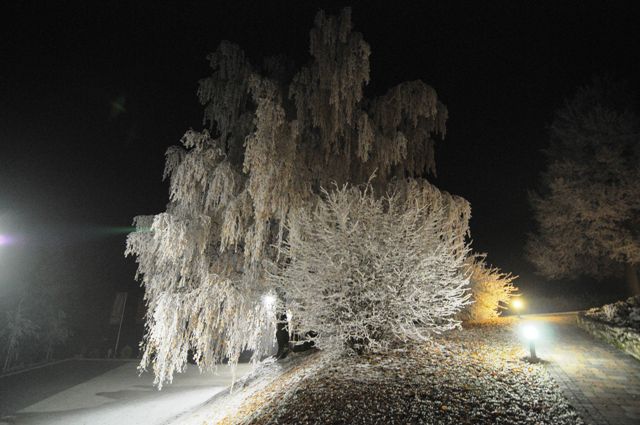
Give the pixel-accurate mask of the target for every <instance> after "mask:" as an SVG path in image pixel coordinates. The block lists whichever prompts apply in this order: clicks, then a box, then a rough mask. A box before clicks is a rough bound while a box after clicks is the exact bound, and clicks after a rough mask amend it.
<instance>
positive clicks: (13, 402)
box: [0, 360, 250, 425]
mask: <svg viewBox="0 0 640 425" xmlns="http://www.w3.org/2000/svg"><path fill="white" fill-rule="evenodd" d="M136 367H137V362H129V361H114V360H69V361H65V362H62V363H58V364H55V365H51V366H47V367H44V368H40V369H35V370H32V371H28V372H23V373H20V374H17V375H12V376H8V377H4V378H0V409H1V410H0V425H5V424H11V425H14V424H15V425H44V424H47V425H81V424H87V425H123V424H131V425H134V424H141V425H156V424H158V425H159V424H165V423H169V422H171V421H172V419H173V418H175V417H177V416H179V415H181V414H183V413H185V412H187V411H189V410H191V409H194V408H196V407H198V406H199V405H201V404H202V403H204V402H205V401H207V400H208V399H209V398H211V397H212V396H214V395H215V394H216V393H218V392H219V391H222V390H223V389H225V388H226V387H227V386H228V385H230V384H231V379H232V374H231V370H230V368H229V367H227V366H222V367H220V368H219V370H218V375H215V374H213V373H205V374H200V372H199V371H198V369H197V367H195V366H192V365H189V367H188V369H187V371H186V372H185V373H184V374H180V375H177V376H176V377H175V378H174V382H173V383H172V384H170V385H167V386H165V387H164V388H163V390H162V391H158V390H157V389H156V388H155V387H154V386H153V376H152V375H151V374H148V373H146V374H143V375H142V376H138V373H137V370H136ZM249 370H250V366H249V365H247V364H240V365H238V369H237V372H236V373H237V376H238V377H240V376H242V375H243V374H244V373H246V372H248V371H249Z"/></svg>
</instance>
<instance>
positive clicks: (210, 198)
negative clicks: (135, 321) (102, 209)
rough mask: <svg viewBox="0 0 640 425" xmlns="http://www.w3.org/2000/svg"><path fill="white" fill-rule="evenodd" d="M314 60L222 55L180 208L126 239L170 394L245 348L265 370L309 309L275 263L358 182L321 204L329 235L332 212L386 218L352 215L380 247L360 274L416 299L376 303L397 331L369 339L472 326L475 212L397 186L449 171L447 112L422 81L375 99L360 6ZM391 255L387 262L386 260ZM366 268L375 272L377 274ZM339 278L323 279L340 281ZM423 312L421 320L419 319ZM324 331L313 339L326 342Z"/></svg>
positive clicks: (178, 169)
mask: <svg viewBox="0 0 640 425" xmlns="http://www.w3.org/2000/svg"><path fill="white" fill-rule="evenodd" d="M310 54H311V58H310V61H309V62H308V63H307V64H306V65H305V66H303V67H302V68H300V69H298V70H295V69H293V66H292V65H291V62H290V61H287V60H286V59H283V58H282V57H277V56H276V57H274V58H269V59H267V60H266V61H265V66H263V67H262V68H261V67H256V66H253V65H252V64H251V63H250V62H249V60H248V58H247V57H246V55H245V54H244V52H243V51H242V49H240V47H239V46H237V45H234V44H232V43H229V42H222V43H221V44H220V46H219V47H218V49H217V50H216V51H215V52H213V53H212V54H211V55H209V56H208V59H209V62H210V66H211V68H212V74H211V75H210V76H209V77H207V78H204V79H202V80H201V81H200V82H199V88H198V97H199V99H200V102H201V103H202V105H203V106H204V108H205V110H204V123H205V125H207V127H208V128H207V129H205V130H203V131H196V130H188V131H187V132H186V133H185V135H184V137H183V138H182V139H181V146H174V147H171V148H169V150H168V151H167V153H166V167H165V171H164V177H165V178H166V179H168V180H169V203H168V205H167V209H166V211H165V212H162V213H160V214H157V215H155V216H145V217H138V218H136V226H137V228H138V231H137V232H134V233H132V234H131V235H129V237H128V240H127V251H126V253H127V255H129V254H131V255H134V256H135V257H136V261H137V262H138V271H137V273H138V277H139V278H140V280H141V282H142V284H143V286H144V288H145V299H146V303H147V307H148V312H147V317H146V328H147V333H146V336H145V341H144V350H145V351H144V356H143V362H142V367H147V366H151V367H153V369H154V371H155V373H156V379H157V383H158V384H160V385H161V384H162V383H163V382H166V381H168V380H170V379H171V377H172V375H173V373H175V372H179V371H181V370H183V369H184V367H185V364H186V360H187V351H188V350H192V351H193V352H194V353H195V357H196V358H197V359H198V361H199V363H200V365H201V366H202V367H204V368H211V367H215V365H216V364H218V363H219V362H221V361H222V360H223V359H224V358H228V359H229V361H230V362H231V363H234V362H237V361H238V358H239V355H240V353H241V352H242V351H243V350H252V351H253V353H254V359H259V358H261V357H262V356H264V355H266V354H268V353H269V350H270V348H271V347H272V345H273V343H274V339H275V338H274V330H275V321H276V317H278V316H279V315H281V314H282V313H283V309H284V308H289V306H288V304H287V303H288V302H289V301H287V300H290V301H291V303H295V302H297V301H295V298H290V296H291V295H290V294H289V293H288V291H290V290H291V291H294V287H293V286H291V285H289V284H285V283H284V282H276V281H274V280H273V279H271V278H267V277H268V276H267V275H266V273H265V264H268V263H273V262H277V263H278V264H279V267H283V266H284V265H285V264H286V262H283V261H285V258H292V257H291V256H290V252H288V251H286V250H288V249H293V247H294V246H295V245H293V243H294V241H296V239H295V238H296V237H297V235H298V233H300V232H303V230H302V228H301V227H300V229H301V230H294V229H297V228H296V227H295V226H296V225H295V223H296V222H295V220H296V219H301V220H302V218H301V217H302V216H300V214H302V213H301V211H310V210H309V209H310V208H313V206H314V205H316V202H317V199H318V194H319V193H320V188H321V187H331V184H333V182H335V183H336V184H338V185H340V187H343V186H342V185H344V184H347V183H348V184H353V185H356V186H348V187H345V188H344V189H340V190H338V191H336V192H335V193H334V192H332V194H331V195H327V196H328V198H325V199H324V200H323V201H321V203H320V205H325V207H324V208H325V210H324V211H325V216H322V219H323V220H325V221H324V222H322V223H320V224H319V225H320V226H324V227H325V228H327V229H330V228H332V227H331V226H332V225H331V220H330V216H331V213H330V208H329V204H327V202H334V201H335V202H334V203H335V205H336V206H337V205H338V204H339V203H337V202H338V200H340V202H343V201H345V202H346V200H349V199H350V200H351V201H353V202H359V203H361V204H362V207H363V208H365V207H366V208H368V211H369V212H370V213H371V214H372V216H371V217H367V216H365V213H364V211H361V212H358V211H350V210H348V208H347V209H345V210H344V211H342V210H341V212H340V214H346V216H345V217H349V216H353V217H354V218H355V217H358V220H360V223H361V224H359V225H358V226H356V227H354V229H353V231H356V230H357V232H359V233H358V235H359V238H363V239H362V240H363V241H366V240H371V241H372V243H373V241H377V242H375V243H373V245H371V246H367V245H366V244H365V245H362V244H360V245H359V244H358V243H356V244H355V245H354V247H355V248H354V249H356V252H357V254H354V257H353V258H359V261H361V262H363V267H362V268H361V269H358V270H360V271H361V272H363V273H368V274H366V276H367V279H369V280H370V282H369V283H368V284H367V285H369V284H370V285H373V286H372V287H376V288H387V287H390V288H395V289H393V290H400V289H399V288H400V286H398V285H404V286H402V288H404V289H402V291H403V292H401V294H402V297H404V298H402V300H404V304H403V303H402V302H401V301H399V300H400V299H401V298H398V300H397V301H394V303H393V304H390V306H393V308H394V309H395V311H394V312H393V313H389V312H390V310H389V308H388V307H385V308H386V310H383V309H381V307H379V306H378V305H377V304H370V305H369V306H370V307H371V308H372V309H373V310H371V313H370V314H371V315H372V317H373V316H375V317H376V318H377V319H376V320H380V318H382V317H383V316H384V314H385V312H387V313H389V314H390V315H389V316H388V317H387V320H390V323H393V327H392V328H389V327H385V328H384V329H383V330H381V331H380V332H383V333H384V335H383V336H379V335H378V334H377V333H375V335H374V333H371V332H373V331H371V332H369V331H366V332H369V333H367V334H362V335H363V336H366V337H367V338H368V341H370V343H368V345H369V346H371V347H376V346H379V347H382V346H384V345H385V344H387V342H384V341H387V340H388V339H387V337H389V336H393V338H395V339H411V338H422V337H426V336H428V335H429V333H430V332H435V331H438V332H439V331H442V330H445V329H448V328H451V327H453V326H455V325H456V323H457V322H456V320H455V319H454V318H453V315H454V314H455V312H457V311H458V310H459V307H460V306H461V305H462V304H464V302H465V301H464V299H465V296H466V295H464V294H465V289H464V286H465V284H466V280H465V278H464V276H463V275H462V274H461V272H460V269H459V268H457V267H458V266H460V264H459V263H460V262H461V261H462V260H463V258H464V256H465V255H466V252H467V247H466V245H465V242H464V236H463V235H464V234H465V233H466V232H467V221H468V214H469V208H468V204H467V203H466V201H463V200H462V199H460V198H456V197H452V196H450V195H448V194H445V193H444V192H440V191H438V190H437V189H436V188H434V187H433V186H431V185H429V184H428V183H426V182H423V181H417V180H411V181H410V182H403V183H402V184H399V183H393V182H395V181H396V179H405V178H407V177H411V178H417V177H423V176H424V175H425V174H434V173H435V159H434V155H433V151H434V143H435V139H434V137H436V136H439V137H442V136H444V133H445V123H446V119H447V109H446V107H445V106H444V105H443V104H442V103H441V102H440V101H439V100H438V97H437V94H436V91H435V90H434V89H433V88H432V87H430V86H428V85H427V84H425V83H423V82H421V81H412V82H408V83H401V84H399V85H398V86H396V87H393V88H391V89H390V90H389V91H388V92H387V94H385V95H383V96H380V97H378V98H373V99H367V98H365V96H364V86H365V85H366V84H367V83H368V82H369V55H370V47H369V45H368V44H367V43H366V42H365V41H364V39H363V37H362V34H360V33H358V32H355V31H353V29H352V22H351V13H350V10H349V9H345V10H343V11H342V13H341V14H340V15H339V16H327V15H325V14H324V13H323V12H320V13H318V15H317V16H316V19H315V22H314V26H313V29H312V30H311V32H310ZM374 172H375V174H376V175H377V177H376V178H375V179H374V180H372V181H371V182H370V186H372V187H375V190H376V192H375V193H376V196H374V192H373V188H372V187H370V186H367V187H368V189H367V190H366V191H365V192H360V189H359V186H357V185H359V184H363V183H366V182H367V181H368V179H369V177H370V176H371V175H372V174H373V173H374ZM390 182H391V183H390ZM387 191H390V192H389V193H390V194H389V195H388V196H387V195H385V193H386V192H387ZM358 194H360V195H358ZM332 199H333V200H334V201H331V200H332ZM322 202H324V203H325V204H322ZM332 205H333V204H332ZM339 205H340V208H346V205H345V204H339ZM318 211H322V208H321V209H319V210H318ZM292 214H294V215H292ZM373 217H376V219H375V220H374V219H373ZM397 219H400V220H401V221H400V222H395V220H397ZM376 220H379V223H378V222H377V221H376ZM420 220H426V221H425V222H424V223H421V222H420ZM286 223H291V226H292V227H291V229H289V230H287V228H286V226H285V225H286ZM307 224H308V225H309V226H311V225H312V224H313V223H307ZM378 224H379V228H378V227H377V225H378ZM345 225H346V224H345ZM300 226H302V224H300ZM340 229H342V227H341V228H340ZM334 230H335V229H334ZM409 230H412V231H413V232H416V234H411V232H410V231H409ZM306 231H309V230H308V229H306V228H305V230H304V232H306ZM296 232H298V233H296ZM368 232H370V235H368ZM418 235H420V238H419V237H418ZM327 237H328V235H327ZM332 237H333V238H338V239H340V238H344V237H345V235H344V234H342V233H339V232H338V233H335V234H334V235H333V236H332ZM386 237H388V238H389V242H388V247H387V248H384V247H383V245H384V244H383V239H384V238H386ZM421 238H422V239H421ZM327 240H328V239H327ZM327 240H325V242H327ZM376 244H377V245H376ZM381 244H382V245H381ZM402 244H405V245H404V246H402ZM392 245H397V246H396V249H395V251H393V250H391V249H390V247H391V246H392ZM373 246H378V248H379V251H372V249H373V248H372V247H373ZM283 247H284V248H283ZM327 248H328V246H327ZM334 248H335V249H337V250H338V251H337V252H336V253H335V254H330V252H329V251H325V252H324V254H323V255H329V256H331V255H335V256H336V257H335V258H338V257H340V256H343V255H345V251H344V250H345V249H347V247H346V246H337V245H336V246H335V247H334ZM283 249H284V251H283ZM394 252H395V253H394ZM381 253H384V257H378V255H381ZM400 253H404V255H405V256H404V257H401V256H400ZM283 254H284V257H282V255H283ZM367 255H370V257H367ZM345 258H347V257H345ZM314 261H315V260H314ZM349 261H351V260H349ZM367 262H368V263H369V264H370V266H367V267H375V268H376V269H375V270H377V271H375V273H374V274H371V271H372V270H373V269H371V268H369V269H368V268H367V267H365V266H364V264H365V263H367ZM293 264H294V263H293V262H292V265H293ZM296 264H297V263H296ZM376 264H377V265H376ZM296 267H298V266H296ZM300 267H302V266H300ZM331 267H333V266H331ZM331 267H328V268H326V269H324V270H319V271H318V273H317V276H318V277H320V276H321V275H320V274H319V273H337V270H338V269H337V268H333V269H332V268H331ZM336 267H337V266H336ZM411 267H416V269H415V270H413V271H412V270H410V269H411ZM378 269H380V270H378ZM383 269H384V270H383ZM293 270H294V269H292V272H293ZM354 270H355V269H353V270H351V269H350V271H349V272H352V271H354ZM283 272H284V270H283ZM394 273H401V275H394ZM393 276H396V277H400V279H399V280H398V279H396V280H394V279H393ZM352 277H353V276H352ZM378 277H379V278H380V279H381V280H380V281H378V280H377V279H378ZM308 278H309V279H310V280H308V282H307V284H309V285H310V282H311V279H312V277H309V276H308ZM323 279H324V280H322V283H321V284H320V283H319V284H318V285H320V286H318V288H317V290H318V291H321V292H322V291H323V290H322V289H321V285H324V284H329V280H327V279H328V278H326V276H325V277H323ZM402 282H404V283H402ZM421 285H422V286H424V289H419V288H421ZM332 288H333V286H330V287H327V288H325V289H324V292H327V293H328V292H330V291H332V290H333V289H332ZM414 290H415V291H414ZM411 291H414V292H411ZM324 292H323V293H324ZM379 293H380V292H379ZM266 294H271V295H270V296H273V294H277V295H278V298H279V300H278V302H274V303H264V299H265V296H266ZM429 294H430V295H429ZM412 297H414V298H415V300H414V301H415V302H412V303H410V302H409V301H410V300H413V298H412ZM429 297H430V298H429ZM283 302H284V304H283ZM292 305H294V304H292ZM276 311H277V312H278V314H276ZM359 314H361V315H365V314H369V313H365V312H364V310H363V311H362V312H361V313H359ZM418 315H422V316H421V317H422V318H421V319H419V320H418V321H417V322H416V323H414V321H415V320H414V319H415V318H416V317H417V316H418ZM296 317H297V316H296ZM296 320H297V319H296ZM363 320H364V319H363ZM297 323H300V322H297ZM363 323H364V322H363ZM309 326H310V325H309V323H307V324H305V325H304V326H303V328H304V329H307V330H314V331H318V332H320V331H323V330H321V329H320V328H312V327H309ZM314 326H315V325H314ZM331 326H333V325H331ZM300 329H302V328H300ZM327 329H329V332H333V331H332V330H331V329H333V328H327ZM381 329H382V328H381ZM323 332H324V331H323ZM357 332H360V333H361V331H360V330H358V331H357ZM375 332H378V331H375ZM323 335H327V334H326V333H323ZM354 335H355V334H354ZM393 338H392V339H393Z"/></svg>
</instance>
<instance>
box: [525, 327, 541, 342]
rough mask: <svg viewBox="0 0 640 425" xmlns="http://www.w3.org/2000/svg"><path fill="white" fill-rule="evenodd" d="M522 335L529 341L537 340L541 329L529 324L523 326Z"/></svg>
mask: <svg viewBox="0 0 640 425" xmlns="http://www.w3.org/2000/svg"><path fill="white" fill-rule="evenodd" d="M522 336H524V337H525V339H526V340H527V341H535V340H536V339H538V337H540V331H538V328H537V327H535V326H533V325H527V326H525V327H523V328H522Z"/></svg>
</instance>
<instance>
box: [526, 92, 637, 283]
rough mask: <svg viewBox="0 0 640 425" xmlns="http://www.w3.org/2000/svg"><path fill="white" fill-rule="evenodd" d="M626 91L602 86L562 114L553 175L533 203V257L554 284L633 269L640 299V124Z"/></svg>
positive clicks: (554, 132)
mask: <svg viewBox="0 0 640 425" xmlns="http://www.w3.org/2000/svg"><path fill="white" fill-rule="evenodd" d="M634 100H635V99H633V98H632V97H631V96H630V94H629V91H628V89H627V87H626V86H625V85H624V84H621V83H616V82H611V81H608V80H594V82H593V83H592V84H591V85H589V86H586V87H582V88H580V89H579V90H578V91H577V93H576V95H575V96H574V97H573V98H572V99H570V100H568V101H566V102H565V105H564V107H562V108H561V109H559V110H558V111H557V113H556V115H555V119H554V121H553V123H552V125H551V143H550V146H549V149H548V150H547V157H548V168H547V170H546V171H545V172H544V173H543V175H542V189H541V191H540V192H539V193H535V194H533V195H532V197H531V201H532V205H533V210H534V213H535V218H536V220H537V223H538V231H537V232H536V233H535V234H533V235H531V236H530V239H529V243H528V254H529V257H530V259H531V261H532V262H533V263H534V264H535V265H536V266H537V268H538V270H539V271H540V272H541V273H542V274H544V275H546V276H548V277H550V278H560V277H568V278H576V277H578V276H580V275H590V276H595V277H603V276H607V275H610V274H612V273H616V272H619V271H621V270H622V268H623V267H622V266H624V267H625V268H626V271H627V277H628V279H629V284H630V288H631V289H632V290H633V291H634V292H636V293H640V285H638V277H637V273H636V271H637V267H638V265H639V264H640V119H639V116H638V113H637V111H636V110H635V109H634V106H635V105H634V104H633V102H634Z"/></svg>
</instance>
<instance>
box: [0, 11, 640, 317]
mask: <svg viewBox="0 0 640 425" xmlns="http://www.w3.org/2000/svg"><path fill="white" fill-rule="evenodd" d="M45 3H48V4H45ZM349 4H350V5H351V6H352V8H353V14H352V16H353V21H354V23H355V29H356V30H357V31H360V32H362V33H363V34H364V37H365V39H366V40H367V41H368V42H369V43H370V45H371V46H372V52H373V53H372V55H371V77H372V83H371V84H370V86H369V87H368V88H367V92H368V93H369V94H381V93H383V92H384V91H385V90H386V88H388V87H390V86H391V85H394V84H397V83H399V82H402V81H406V80H412V79H422V80H424V81H425V82H427V83H428V84H430V85H432V86H433V87H434V88H435V89H436V90H437V91H438V94H439V96H440V98H441V99H442V100H443V101H444V103H445V104H446V105H447V106H448V108H449V112H450V120H449V122H448V133H447V137H446V139H445V141H443V142H441V143H439V144H438V146H437V152H436V163H437V168H438V177H437V178H434V179H432V180H433V181H434V183H435V184H436V185H438V186H439V187H441V188H442V189H445V190H447V191H450V192H452V193H455V194H458V195H461V196H464V197H465V198H467V199H468V200H469V201H470V202H471V205H472V208H473V218H472V222H471V229H472V236H473V240H474V242H473V244H474V248H475V249H476V250H478V251H484V252H488V253H489V261H490V262H492V263H494V264H495V265H497V266H499V267H501V268H503V269H504V270H506V271H510V272H513V273H515V274H519V275H521V279H520V281H521V285H522V286H523V287H525V288H526V287H533V286H535V285H538V287H549V286H545V285H546V284H545V283H544V282H543V280H542V279H541V278H539V277H536V276H534V274H533V268H532V267H531V266H530V265H528V264H527V263H526V261H525V260H524V258H523V245H524V242H525V240H526V233H527V232H528V231H530V230H531V229H532V220H531V214H530V211H529V206H528V203H527V191H528V190H531V189H533V188H535V185H536V178H537V176H538V175H539V173H540V171H541V170H542V169H543V166H544V157H543V155H542V153H541V149H543V148H544V147H545V146H546V144H547V142H548V138H547V125H548V124H549V123H550V121H551V119H552V116H553V111H554V110H555V109H556V108H558V107H559V106H560V105H561V104H562V101H563V98H564V97H566V96H569V95H571V93H572V92H573V91H574V90H575V88H576V87H577V86H579V85H582V84H585V83H587V82H588V81H589V80H590V78H591V77H592V76H593V75H597V74H599V75H612V76H614V77H622V78H626V79H628V80H630V81H631V83H632V84H634V85H635V87H638V82H639V79H638V77H639V76H640V43H639V42H640V30H639V29H638V28H639V26H640V25H639V22H640V20H639V19H638V18H640V14H638V11H637V10H638V9H637V8H635V7H634V6H633V5H634V2H615V1H603V2H599V3H591V2H585V1H535V2H534V1H530V2H529V1H527V2H525V1H509V2H485V1H477V2H464V3H455V2H449V1H442V2H437V3H436V2H411V3H409V2H402V1H385V2H369V1H367V2H364V1H362V2H357V1H352V2H341V3H331V4H329V3H327V2H312V1H290V2H282V1H267V0H264V1H246V2H241V1H233V2H216V1H206V2H199V3H190V2H149V3H143V2H138V1H136V2H128V3H126V2H91V1H86V2H78V3H75V2H74V3H71V2H65V1H57V2H44V1H40V2H34V3H30V2H24V1H23V2H14V3H12V2H8V3H7V2H3V3H2V5H1V6H0V15H1V16H2V18H0V19H2V21H3V22H2V26H1V27H2V28H1V30H0V31H1V37H0V49H1V50H0V220H2V221H0V226H2V227H3V228H2V229H0V231H2V232H8V233H11V232H14V233H18V234H21V235H22V242H21V244H20V246H16V247H14V248H12V249H9V248H8V247H4V248H2V250H1V251H0V256H4V259H3V258H0V266H1V267H2V270H1V271H0V282H2V283H1V284H0V291H5V290H7V289H9V288H12V289H16V288H18V287H19V286H20V285H23V284H24V283H25V282H27V281H28V280H29V279H30V278H31V277H30V276H33V274H34V273H35V274H39V277H40V278H42V279H44V280H48V281H51V284H56V283H55V282H60V281H65V282H68V283H69V285H71V286H74V285H75V286H74V287H76V288H81V289H78V291H79V292H77V294H82V295H81V296H79V295H77V294H76V299H78V301H79V302H85V303H94V302H99V301H100V300H102V299H104V297H107V298H109V297H112V291H113V290H114V288H116V287H126V286H129V287H135V286H136V283H134V281H133V271H134V265H133V262H132V261H131V260H125V259H124V258H123V250H124V235H123V234H122V233H118V229H117V228H118V227H125V226H129V225H130V224H131V219H132V217H133V216H134V215H138V214H149V213H156V212H160V211H162V210H164V206H165V203H166V201H167V187H166V184H164V183H163V182H162V181H161V175H162V169H163V161H164V157H163V155H164V152H165V150H166V148H167V147H168V146H169V145H171V144H175V143H176V142H177V141H178V140H179V138H180V136H181V135H182V134H183V133H184V131H185V130H186V129H188V128H189V127H194V128H200V127H201V117H202V109H201V107H200V106H199V104H198V102H197V99H196V96H195V90H196V87H197V81H198V79H200V78H202V77H205V76H207V75H208V73H209V69H208V65H207V61H206V60H205V56H206V54H207V53H208V52H210V51H212V50H214V49H215V47H216V46H217V45H218V43H219V42H220V41H221V40H223V39H228V40H231V41H233V42H236V43H238V44H240V45H241V46H242V47H243V48H244V49H245V50H246V51H247V53H248V54H249V56H250V57H252V58H254V62H255V63H259V62H260V61H261V58H262V57H264V56H268V55H272V54H275V53H284V54H286V55H288V56H290V57H292V58H293V59H294V60H295V61H296V62H297V63H298V64H302V63H304V62H305V61H306V60H307V59H308V31H309V29H310V28H311V26H312V23H313V17H314V15H315V13H316V11H317V10H318V9H319V8H325V9H326V10H327V11H328V12H334V13H335V12H337V11H339V9H340V6H342V5H349ZM471 4H473V5H471ZM116 104H119V105H121V106H123V110H122V111H120V112H117V109H118V108H117V107H114V105H116ZM42 270H46V272H42ZM0 293H2V292H0ZM92 297H93V298H92ZM110 302H111V298H109V300H108V301H107V304H109V303H110Z"/></svg>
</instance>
